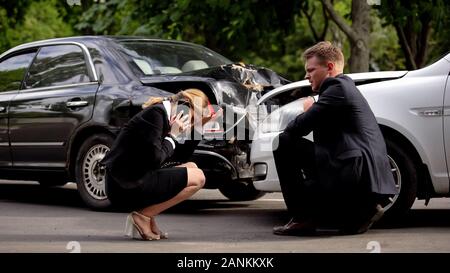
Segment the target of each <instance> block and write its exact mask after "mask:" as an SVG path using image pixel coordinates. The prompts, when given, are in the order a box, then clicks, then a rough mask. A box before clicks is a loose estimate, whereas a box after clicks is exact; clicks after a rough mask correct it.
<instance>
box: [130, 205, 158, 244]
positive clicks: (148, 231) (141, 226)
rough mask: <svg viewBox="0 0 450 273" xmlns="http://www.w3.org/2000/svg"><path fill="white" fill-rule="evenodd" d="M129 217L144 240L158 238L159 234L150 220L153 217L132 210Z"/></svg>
mask: <svg viewBox="0 0 450 273" xmlns="http://www.w3.org/2000/svg"><path fill="white" fill-rule="evenodd" d="M131 217H132V218H133V221H134V224H135V225H136V226H137V227H136V228H137V229H138V231H139V233H140V234H141V236H142V239H144V240H159V239H160V236H159V234H156V233H155V232H154V231H153V228H152V220H153V217H148V216H146V215H143V214H141V213H138V212H135V211H133V212H132V213H131Z"/></svg>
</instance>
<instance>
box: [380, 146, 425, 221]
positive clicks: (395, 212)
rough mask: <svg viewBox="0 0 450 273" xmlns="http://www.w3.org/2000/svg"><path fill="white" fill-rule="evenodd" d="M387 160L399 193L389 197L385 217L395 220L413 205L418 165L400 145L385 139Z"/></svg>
mask: <svg viewBox="0 0 450 273" xmlns="http://www.w3.org/2000/svg"><path fill="white" fill-rule="evenodd" d="M386 146H387V152H388V155H389V162H390V164H391V170H392V174H393V175H394V180H395V183H396V186H397V188H398V190H399V194H397V195H395V196H392V197H391V201H392V202H391V203H390V204H388V205H387V206H386V207H385V209H386V210H387V212H386V217H387V218H388V219H390V220H395V219H398V218H399V217H401V216H402V215H404V214H405V213H406V212H407V211H408V210H409V209H410V208H411V206H412V205H413V203H414V201H415V200H416V195H417V183H418V172H417V170H418V166H416V164H415V163H414V161H413V160H412V158H413V157H412V156H411V155H410V154H409V153H408V152H407V150H406V149H405V148H404V147H402V146H401V145H398V144H396V143H395V142H393V141H392V140H389V139H386Z"/></svg>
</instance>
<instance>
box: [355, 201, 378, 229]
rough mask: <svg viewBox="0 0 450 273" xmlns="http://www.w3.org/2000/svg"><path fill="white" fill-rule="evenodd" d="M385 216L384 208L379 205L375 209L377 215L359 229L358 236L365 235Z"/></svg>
mask: <svg viewBox="0 0 450 273" xmlns="http://www.w3.org/2000/svg"><path fill="white" fill-rule="evenodd" d="M383 215H384V208H383V207H382V206H381V205H380V204H377V205H376V207H375V214H373V215H372V217H371V218H370V219H369V220H367V221H366V222H364V223H363V224H362V225H361V226H360V227H359V229H358V231H357V232H358V234H361V233H365V232H367V231H368V230H369V228H370V227H372V225H373V224H374V223H375V222H377V221H378V220H380V219H381V217H383Z"/></svg>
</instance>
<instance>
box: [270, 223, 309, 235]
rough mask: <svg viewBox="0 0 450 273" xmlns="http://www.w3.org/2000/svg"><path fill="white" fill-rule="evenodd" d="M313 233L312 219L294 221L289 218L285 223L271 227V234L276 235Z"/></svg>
mask: <svg viewBox="0 0 450 273" xmlns="http://www.w3.org/2000/svg"><path fill="white" fill-rule="evenodd" d="M315 233H316V225H315V224H314V223H313V222H312V221H303V222H296V221H295V219H291V220H290V221H289V222H288V223H287V224H286V225H284V226H277V227H274V228H273V234H276V235H288V236H301V235H314V234H315Z"/></svg>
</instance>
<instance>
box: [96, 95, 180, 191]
mask: <svg viewBox="0 0 450 273" xmlns="http://www.w3.org/2000/svg"><path fill="white" fill-rule="evenodd" d="M169 130H170V125H169V121H168V117H167V113H166V110H165V109H164V107H163V105H162V104H155V105H152V106H150V107H148V108H145V109H144V110H142V111H141V112H139V113H138V114H136V115H135V116H134V117H133V118H132V119H131V120H130V121H129V122H128V123H127V124H126V125H125V126H124V127H123V128H122V130H121V132H120V133H119V135H118V137H117V138H116V140H115V142H114V144H113V146H112V147H111V150H110V151H109V152H108V153H107V154H106V156H105V158H104V159H103V160H102V163H103V164H105V166H106V169H107V171H108V172H109V174H110V175H111V176H112V177H113V178H114V179H115V180H116V181H117V182H118V183H119V184H120V185H121V186H122V187H123V188H135V187H137V186H139V185H138V184H137V182H136V181H138V180H139V179H140V178H141V177H142V176H144V175H145V174H146V173H147V172H148V171H150V170H156V169H159V168H160V167H161V165H162V164H163V162H164V161H165V160H166V159H167V158H169V157H170V156H172V155H173V153H174V149H173V146H172V143H171V142H170V141H169V140H167V139H165V137H166V136H167V135H168V133H169Z"/></svg>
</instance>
